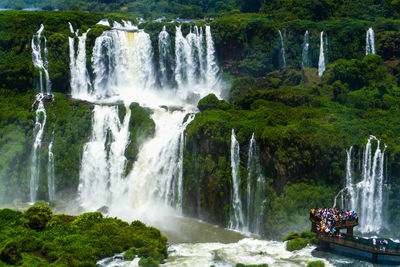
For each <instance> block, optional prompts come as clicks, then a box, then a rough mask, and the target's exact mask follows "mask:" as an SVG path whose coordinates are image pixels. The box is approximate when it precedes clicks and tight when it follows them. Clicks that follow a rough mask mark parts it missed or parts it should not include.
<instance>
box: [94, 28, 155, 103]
mask: <svg viewBox="0 0 400 267" xmlns="http://www.w3.org/2000/svg"><path fill="white" fill-rule="evenodd" d="M92 67H93V73H94V75H95V78H94V82H93V87H94V89H93V90H94V91H93V98H94V99H98V100H99V99H110V97H114V98H116V99H117V100H119V99H125V100H126V99H127V98H128V99H131V98H132V97H134V94H135V93H137V90H142V89H144V90H149V89H151V88H154V86H155V84H156V77H155V72H154V65H153V50H152V46H151V40H150V36H149V35H148V34H147V33H145V32H143V31H138V32H129V31H121V30H111V31H105V32H103V34H102V35H101V36H100V37H98V38H97V39H96V41H95V45H94V48H93V56H92ZM132 87H133V88H132ZM128 102H129V101H128Z"/></svg>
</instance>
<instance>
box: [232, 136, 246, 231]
mask: <svg viewBox="0 0 400 267" xmlns="http://www.w3.org/2000/svg"><path fill="white" fill-rule="evenodd" d="M239 153H240V147H239V142H238V141H237V140H236V135H235V130H233V129H232V136H231V169H232V190H231V207H230V218H229V228H230V229H233V230H243V227H244V224H245V222H244V213H243V206H242V200H241V196H240V183H241V179H240V154H239Z"/></svg>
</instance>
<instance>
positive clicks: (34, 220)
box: [24, 206, 53, 231]
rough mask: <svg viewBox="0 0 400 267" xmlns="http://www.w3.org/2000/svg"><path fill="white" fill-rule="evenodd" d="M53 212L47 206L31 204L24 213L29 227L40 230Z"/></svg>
mask: <svg viewBox="0 0 400 267" xmlns="http://www.w3.org/2000/svg"><path fill="white" fill-rule="evenodd" d="M52 215H53V212H52V211H51V209H50V208H49V207H48V206H33V207H30V208H29V209H28V210H27V211H26V212H25V214H24V216H25V219H26V220H27V221H28V225H29V227H30V228H31V229H33V230H36V231H42V230H43V229H44V228H45V227H46V224H47V222H48V221H50V219H51V217H52Z"/></svg>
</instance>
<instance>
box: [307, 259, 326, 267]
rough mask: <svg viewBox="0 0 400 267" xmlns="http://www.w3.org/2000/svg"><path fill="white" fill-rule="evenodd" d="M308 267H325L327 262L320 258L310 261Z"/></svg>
mask: <svg viewBox="0 0 400 267" xmlns="http://www.w3.org/2000/svg"><path fill="white" fill-rule="evenodd" d="M307 267H325V262H323V261H321V260H318V261H310V262H309V263H307Z"/></svg>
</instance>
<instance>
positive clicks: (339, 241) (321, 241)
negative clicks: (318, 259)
mask: <svg viewBox="0 0 400 267" xmlns="http://www.w3.org/2000/svg"><path fill="white" fill-rule="evenodd" d="M310 221H311V231H312V232H314V233H316V234H317V238H318V245H319V247H320V248H322V249H326V248H328V247H329V244H334V245H338V246H342V247H347V248H351V249H355V250H359V251H363V252H367V253H371V255H372V258H371V260H372V262H373V263H377V262H378V255H387V256H400V244H399V243H396V242H393V241H391V240H385V239H382V238H376V239H373V238H363V237H357V236H353V228H354V227H356V226H357V225H358V218H348V219H346V220H337V221H333V223H332V225H331V226H330V227H332V228H334V229H335V234H332V233H331V232H329V231H328V232H325V231H321V230H320V227H319V226H321V225H322V223H321V221H322V222H324V221H323V220H321V219H320V218H319V217H318V216H315V215H314V214H312V213H310ZM343 229H346V233H342V232H341V230H343ZM381 241H382V243H381Z"/></svg>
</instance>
